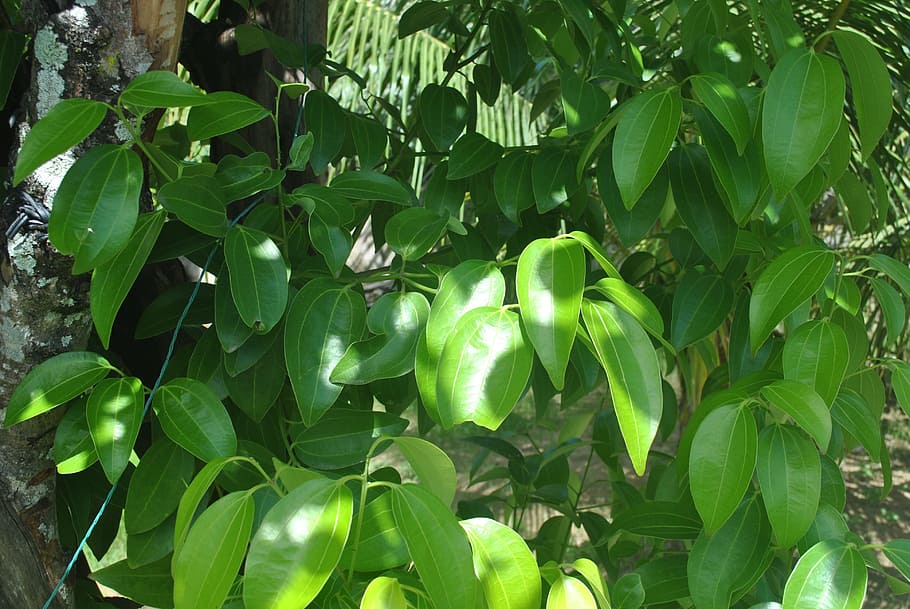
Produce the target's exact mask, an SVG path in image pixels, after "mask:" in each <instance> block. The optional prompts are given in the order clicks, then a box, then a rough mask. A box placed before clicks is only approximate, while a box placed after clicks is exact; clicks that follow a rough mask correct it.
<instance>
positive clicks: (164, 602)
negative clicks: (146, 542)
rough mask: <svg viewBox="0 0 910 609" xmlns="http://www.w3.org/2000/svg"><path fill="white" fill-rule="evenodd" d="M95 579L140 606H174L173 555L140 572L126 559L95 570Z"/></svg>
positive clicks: (139, 569) (142, 568) (161, 607)
mask: <svg viewBox="0 0 910 609" xmlns="http://www.w3.org/2000/svg"><path fill="white" fill-rule="evenodd" d="M91 578H92V579H93V580H95V581H96V582H98V583H99V584H101V585H102V586H107V587H108V588H110V589H112V590H116V591H117V592H118V593H119V594H122V595H123V596H125V597H127V598H128V599H130V600H133V601H136V602H137V603H141V604H148V605H150V606H152V607H160V609H171V607H173V606H174V580H173V578H171V557H170V556H168V557H166V558H162V559H161V560H159V561H156V562H154V563H152V564H148V565H143V566H141V567H139V568H137V569H133V568H131V567H130V566H129V563H128V562H127V561H126V560H121V561H120V562H115V563H113V564H111V565H108V566H106V567H104V568H103V569H98V570H97V571H94V572H93V573H92V574H91Z"/></svg>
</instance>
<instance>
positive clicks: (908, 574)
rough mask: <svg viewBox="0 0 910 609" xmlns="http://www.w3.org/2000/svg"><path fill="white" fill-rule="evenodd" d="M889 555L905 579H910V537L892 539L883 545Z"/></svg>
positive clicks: (884, 550) (889, 558)
mask: <svg viewBox="0 0 910 609" xmlns="http://www.w3.org/2000/svg"><path fill="white" fill-rule="evenodd" d="M882 552H884V553H885V556H887V557H888V560H890V561H891V562H892V563H894V566H895V567H897V570H898V571H900V573H901V575H903V576H904V578H905V579H907V580H908V581H910V539H892V540H891V541H889V542H887V543H886V544H885V545H883V546H882Z"/></svg>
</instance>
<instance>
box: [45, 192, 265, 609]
mask: <svg viewBox="0 0 910 609" xmlns="http://www.w3.org/2000/svg"><path fill="white" fill-rule="evenodd" d="M264 198H265V194H261V195H259V196H258V197H256V199H254V200H253V202H252V203H250V204H249V205H247V207H246V208H245V209H244V210H243V211H242V212H240V214H239V215H238V216H237V217H236V218H234V219H233V220H232V221H231V223H230V225H229V228H233V227H234V226H235V225H236V224H237V223H238V222H240V220H241V219H243V217H244V216H246V215H247V214H248V213H250V212H251V211H253V208H254V207H256V206H257V205H259V203H260V202H261V201H262V200H263V199H264ZM218 246H219V244H218V243H216V244H215V245H213V246H212V249H211V250H209V255H208V257H207V258H206V260H205V264H204V265H202V271H201V272H200V273H199V278H198V279H197V280H196V284H195V285H194V286H193V291H192V293H191V294H190V297H189V299H187V301H186V305H185V306H184V307H183V311H182V312H181V313H180V317H179V318H177V327H176V328H174V332H173V333H172V334H171V342H170V344H169V345H168V348H167V354H166V355H165V356H164V362H163V363H162V364H161V370H160V372H159V373H158V378H157V379H156V380H155V384H154V385H153V386H152V390H151V391H150V392H149V395H148V398H146V400H145V406H143V409H142V418H143V419H145V415H147V414H148V411H149V407H150V406H151V404H152V398H153V397H155V393H157V391H158V388H159V387H160V386H161V381H162V380H164V375H165V373H166V372H167V368H168V366H169V365H170V363H171V358H172V357H173V356H174V349H175V348H176V346H177V336H178V335H179V334H180V327H181V326H182V325H183V322H184V321H186V316H187V315H188V314H189V312H190V307H192V306H193V303H194V302H195V301H196V296H198V294H199V288H200V286H201V285H202V280H203V279H205V275H206V273H207V272H208V268H209V265H210V264H211V263H212V260H213V259H214V258H215V252H217V251H218ZM119 484H120V478H117V480H115V481H114V484H112V485H111V490H110V491H108V493H107V497H105V498H104V502H102V504H101V507H100V508H98V513H97V514H95V518H94V519H93V520H92V523H91V524H90V525H89V527H88V530H87V531H86V532H85V535H83V536H82V539H81V540H80V541H79V545H78V546H76V551H75V552H73V557H72V558H71V559H70V561H69V563H68V564H67V565H66V569H64V570H63V575H61V576H60V579H58V580H57V585H55V586H54V590H53V591H52V592H51V594H50V596H48V597H47V600H46V601H45V602H44V607H43V609H48V608H49V607H50V606H51V603H52V602H54V599H55V598H56V597H57V594H58V593H59V592H60V589H61V588H62V587H63V583H64V582H65V581H66V578H67V577H69V574H70V573H71V572H72V570H73V567H74V566H75V565H76V561H77V560H79V555H80V554H82V550H83V548H85V544H86V543H87V542H88V539H89V537H91V536H92V532H93V531H94V530H95V526H96V525H97V524H98V522H99V521H100V520H101V516H103V515H104V512H105V510H107V506H108V505H110V503H111V499H112V498H113V496H114V492H115V491H116V490H117V486H118V485H119Z"/></svg>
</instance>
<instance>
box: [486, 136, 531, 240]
mask: <svg viewBox="0 0 910 609" xmlns="http://www.w3.org/2000/svg"><path fill="white" fill-rule="evenodd" d="M533 163H534V156H533V155H532V154H531V153H529V152H524V151H520V150H514V151H512V152H510V153H508V154H507V155H506V156H505V157H504V158H503V159H502V160H501V161H500V162H499V163H498V164H497V165H496V170H495V171H494V172H493V192H494V193H495V194H496V202H497V203H499V209H500V210H501V211H502V213H503V214H505V216H506V218H508V219H509V220H511V221H512V222H514V223H515V224H521V219H520V217H519V214H520V213H521V212H522V211H524V210H525V209H528V208H529V207H532V206H533V205H534V187H533V185H532V174H531V167H532V165H533Z"/></svg>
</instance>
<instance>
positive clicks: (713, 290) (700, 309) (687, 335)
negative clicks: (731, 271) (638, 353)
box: [670, 270, 733, 351]
mask: <svg viewBox="0 0 910 609" xmlns="http://www.w3.org/2000/svg"><path fill="white" fill-rule="evenodd" d="M732 309H733V288H732V287H730V285H729V284H728V283H727V282H726V281H725V280H724V278H723V277H722V276H720V275H715V274H713V273H701V272H698V271H696V270H691V271H688V272H687V273H686V274H685V275H683V276H682V278H681V279H680V282H679V285H677V287H676V293H675V294H674V295H673V317H672V321H671V322H670V341H671V342H672V343H673V346H674V347H675V348H676V350H677V351H680V350H682V349H683V348H685V347H687V346H689V345H691V344H692V343H694V342H697V341H699V340H701V339H703V338H705V337H706V336H708V335H709V334H711V333H712V332H714V330H716V329H717V328H718V327H719V326H720V325H721V324H722V323H723V322H724V320H725V319H727V317H728V316H729V315H730V312H731V311H732Z"/></svg>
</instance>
